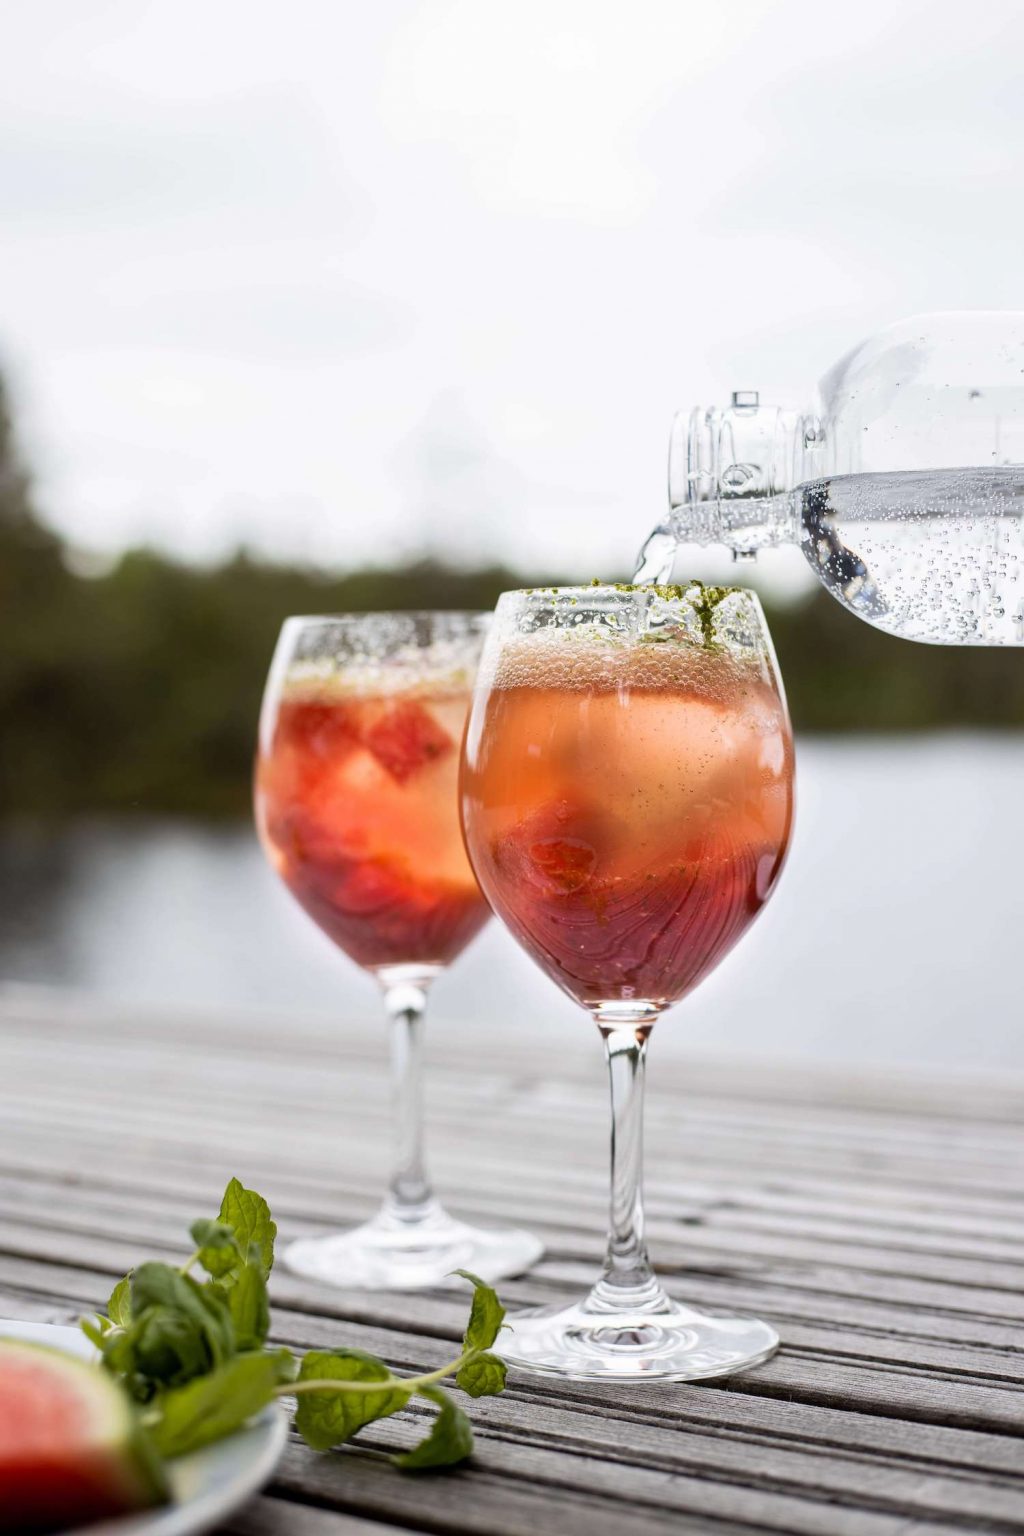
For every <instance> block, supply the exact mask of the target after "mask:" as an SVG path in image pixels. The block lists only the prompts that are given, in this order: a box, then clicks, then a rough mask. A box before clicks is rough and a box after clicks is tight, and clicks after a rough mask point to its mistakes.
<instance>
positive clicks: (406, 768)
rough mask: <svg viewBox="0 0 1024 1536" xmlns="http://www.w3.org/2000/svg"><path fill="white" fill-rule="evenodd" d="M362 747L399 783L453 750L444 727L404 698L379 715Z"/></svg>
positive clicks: (452, 743)
mask: <svg viewBox="0 0 1024 1536" xmlns="http://www.w3.org/2000/svg"><path fill="white" fill-rule="evenodd" d="M363 744H364V746H367V747H369V749H370V751H371V752H372V753H373V755H374V757H375V758H376V759H377V761H378V763H380V765H381V767H382V768H384V769H386V770H387V772H388V773H390V775H391V777H392V778H393V779H394V780H396V782H397V783H399V784H404V783H405V781H406V779H411V778H412V776H413V774H414V773H418V772H419V770H420V769H421V768H425V767H426V766H427V764H428V763H433V762H436V761H437V759H438V758H439V757H445V756H446V755H447V754H448V753H449V752H452V751H453V750H454V748H455V743H454V741H453V740H452V738H451V737H450V736H449V734H448V732H447V731H446V730H445V728H444V726H443V725H440V724H439V723H438V721H437V720H435V719H434V716H433V715H432V714H431V713H430V711H429V710H427V709H424V707H423V705H422V704H418V703H417V702H416V700H415V699H405V700H403V702H402V703H401V704H397V705H396V706H395V708H394V709H389V710H388V712H387V714H386V715H382V716H381V718H380V719H379V720H378V721H377V722H376V724H375V725H372V726H371V727H370V729H369V730H368V731H367V732H366V734H365V736H364V737H363Z"/></svg>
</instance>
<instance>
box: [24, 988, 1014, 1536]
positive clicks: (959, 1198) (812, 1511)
mask: <svg viewBox="0 0 1024 1536" xmlns="http://www.w3.org/2000/svg"><path fill="white" fill-rule="evenodd" d="M470 1038H471V1043H472V1044H473V1047H474V1048H473V1049H472V1050H467V1049H466V1043H467V1040H470ZM431 1056H432V1062H431V1078H430V1081H431V1089H432V1094H431V1097H432V1106H431V1137H432V1144H433V1151H434V1162H435V1166H436V1169H437V1172H438V1178H439V1182H440V1183H441V1184H442V1185H444V1186H446V1187H448V1188H450V1189H451V1190H452V1191H453V1192H454V1194H455V1196H456V1201H455V1203H457V1204H458V1207H459V1209H460V1210H464V1211H466V1212H467V1214H470V1215H473V1214H474V1213H475V1214H476V1215H477V1218H478V1219H494V1220H497V1219H509V1220H512V1219H516V1220H520V1221H522V1220H530V1219H531V1217H532V1219H533V1222H534V1224H535V1225H536V1226H537V1228H538V1230H540V1231H541V1232H542V1233H543V1235H544V1236H545V1238H546V1240H547V1241H548V1243H549V1254H548V1256H547V1257H546V1259H545V1260H544V1261H542V1262H541V1263H540V1264H539V1265H538V1266H537V1267H536V1268H535V1270H534V1271H533V1272H532V1273H531V1274H530V1275H529V1276H527V1277H523V1278H521V1279H518V1280H513V1281H509V1282H507V1283H506V1284H503V1285H502V1287H501V1290H502V1295H503V1297H504V1298H505V1299H506V1301H507V1302H508V1304H509V1305H511V1306H513V1307H514V1306H516V1305H524V1304H530V1303H533V1302H536V1301H544V1300H549V1299H556V1298H562V1297H567V1296H570V1295H572V1294H574V1293H578V1292H579V1291H580V1290H581V1289H582V1288H583V1287H584V1286H585V1285H586V1284H588V1283H589V1282H590V1281H591V1280H592V1278H593V1276H594V1273H595V1271H596V1267H597V1263H598V1260H599V1255H600V1248H601V1241H602V1235H603V1228H604V1221H605V1205H606V1187H605V1185H606V1179H607V1171H606V1135H607V1127H606V1108H605V1102H604V1085H603V1082H602V1073H601V1064H600V1061H599V1059H598V1053H597V1051H596V1044H595V1042H594V1041H593V1040H592V1039H591V1038H590V1037H589V1036H588V1035H587V1034H586V1031H581V1032H580V1036H579V1038H578V1039H577V1037H575V1036H573V1037H572V1040H571V1041H570V1040H569V1039H568V1038H567V1040H566V1044H565V1049H564V1051H560V1054H559V1055H558V1057H557V1058H555V1059H550V1058H546V1059H545V1063H544V1073H543V1075H542V1074H541V1073H539V1072H538V1070H537V1063H536V1060H534V1059H531V1058H529V1057H528V1056H525V1055H524V1054H523V1051H522V1049H521V1047H519V1046H518V1045H517V1042H516V1041H515V1040H514V1039H511V1040H510V1039H508V1038H502V1039H499V1040H495V1041H493V1042H491V1041H488V1042H487V1049H486V1051H484V1052H482V1051H481V1050H480V1048H479V1036H474V1037H468V1036H466V1037H463V1039H462V1040H461V1041H460V1039H459V1038H458V1036H457V1032H455V1033H445V1032H444V1031H440V1030H439V1031H438V1032H437V1035H436V1039H435V1037H433V1036H432V1040H431ZM111 1059H116V1061H117V1073H116V1074H112V1073H111V1072H110V1071H109V1061H110V1060H111ZM655 1061H656V1063H657V1065H656V1069H655V1073H654V1091H653V1092H652V1094H651V1103H650V1114H649V1125H648V1145H649V1151H650V1158H651V1162H650V1176H649V1179H648V1211H649V1228H650V1237H651V1242H652V1247H653V1248H654V1250H655V1253H656V1255H657V1256H658V1258H659V1260H660V1261H661V1263H662V1267H663V1272H664V1274H665V1276H666V1282H667V1284H668V1287H669V1289H670V1290H672V1291H673V1292H674V1293H676V1294H680V1295H682V1296H684V1297H688V1298H692V1299H696V1300H697V1301H698V1302H702V1303H704V1304H706V1305H708V1306H709V1307H711V1308H713V1309H714V1308H718V1309H721V1310H729V1309H731V1308H736V1309H738V1310H744V1311H756V1312H760V1313H761V1314H762V1315H764V1316H766V1317H769V1318H772V1319H776V1320H777V1321H778V1324H779V1326H780V1328H781V1331H782V1333H783V1338H784V1348H783V1351H782V1352H781V1354H780V1355H779V1356H777V1357H776V1358H775V1359H774V1360H772V1361H770V1362H768V1363H767V1364H766V1365H765V1366H763V1367H762V1368H760V1369H759V1370H757V1371H755V1372H751V1373H749V1374H747V1375H743V1376H739V1377H735V1378H733V1379H731V1380H729V1381H725V1382H718V1383H708V1384H705V1385H701V1386H685V1385H682V1386H666V1385H664V1384H649V1385H642V1384H641V1385H630V1386H621V1385H620V1386H614V1385H609V1386H601V1385H599V1384H595V1383H587V1384H580V1383H570V1382H560V1381H558V1380H545V1379H540V1378H531V1377H529V1376H528V1375H525V1374H522V1373H519V1372H513V1373H512V1374H511V1375H510V1384H509V1389H508V1390H507V1391H506V1393H505V1394H503V1396H501V1397H500V1398H495V1399H489V1400H484V1401H480V1402H478V1403H476V1404H474V1405H473V1408H472V1416H473V1419H474V1424H475V1426H476V1434H477V1447H478V1449H477V1453H476V1456H475V1458H474V1461H473V1462H472V1463H471V1464H470V1465H469V1466H468V1467H467V1468H465V1469H463V1470H462V1471H461V1472H459V1473H456V1474H455V1475H453V1476H451V1477H445V1478H418V1479H417V1478H413V1477H410V1476H402V1475H401V1474H399V1473H397V1472H396V1471H395V1470H394V1468H392V1467H391V1466H390V1465H388V1463H387V1460H386V1456H387V1453H388V1452H389V1451H392V1450H394V1449H395V1448H398V1447H401V1446H404V1445H407V1444H409V1443H410V1441H411V1439H412V1438H413V1437H414V1436H416V1435H418V1434H419V1433H421V1432H422V1427H423V1421H422V1416H421V1414H420V1412H419V1410H414V1411H412V1412H407V1413H406V1414H403V1415H401V1416H398V1417H396V1418H395V1419H391V1420H387V1421H384V1422H382V1423H380V1424H378V1425H375V1426H372V1427H371V1428H370V1430H368V1431H367V1432H365V1433H364V1435H363V1436H362V1437H361V1438H360V1443H359V1444H357V1445H356V1446H354V1447H348V1448H345V1450H344V1451H343V1452H341V1453H338V1454H336V1455H331V1456H327V1457H318V1456H314V1455H313V1453H311V1452H309V1451H308V1449H307V1448H306V1447H304V1446H302V1445H300V1444H298V1443H292V1444H290V1446H289V1448H288V1452H287V1456H286V1459H285V1463H284V1465H283V1468H282V1471H281V1474H280V1476H279V1478H278V1480H277V1482H276V1483H275V1485H274V1486H273V1488H272V1489H271V1490H270V1491H269V1492H267V1493H265V1494H264V1495H263V1496H262V1497H261V1498H260V1499H258V1500H256V1501H254V1502H253V1503H252V1504H251V1505H250V1506H249V1508H248V1509H246V1510H244V1511H241V1512H239V1514H238V1515H237V1516H235V1517H234V1519H233V1520H232V1521H231V1522H230V1523H229V1524H228V1525H227V1526H226V1527H224V1529H225V1530H230V1531H231V1532H232V1533H234V1536H285V1533H288V1536H371V1533H376V1536H388V1533H399V1532H413V1531H437V1532H466V1533H477V1532H479V1533H480V1536H484V1533H486V1536H526V1533H527V1532H529V1536H536V1532H537V1531H538V1530H542V1531H545V1532H547V1531H552V1532H558V1533H560V1536H561V1533H563V1532H565V1533H568V1536H576V1533H579V1536H583V1533H584V1532H585V1533H586V1536H604V1533H606V1532H607V1533H609V1536H610V1533H611V1532H613V1531H614V1532H615V1533H616V1536H619V1533H620V1532H622V1531H628V1532H630V1533H632V1532H634V1531H635V1532H637V1533H639V1536H656V1533H660V1532H668V1531H672V1532H680V1531H681V1532H689V1531H694V1532H709V1533H711V1532H716V1533H719V1536H733V1533H736V1536H739V1533H740V1532H745V1533H752V1532H755V1531H759V1532H765V1531H777V1532H793V1533H801V1536H818V1533H821V1536H826V1533H827V1536H951V1533H952V1532H953V1531H958V1532H960V1533H961V1536H962V1533H963V1532H965V1531H975V1530H977V1531H992V1532H997V1533H1003V1536H1011V1533H1021V1536H1024V1443H1022V1436H1021V1428H1022V1425H1024V1300H1022V1295H1024V1132H1022V1130H1021V1119H1022V1115H1021V1112H1022V1111H1024V1079H1009V1078H1007V1079H992V1078H991V1077H987V1078H981V1077H971V1076H970V1075H967V1076H966V1077H964V1078H961V1077H960V1076H958V1077H957V1078H956V1079H955V1080H951V1079H942V1078H940V1077H938V1076H933V1077H931V1078H923V1077H921V1076H920V1075H917V1074H904V1075H899V1074H897V1075H895V1076H892V1077H890V1076H889V1075H886V1076H885V1077H884V1078H883V1077H878V1076H875V1075H873V1074H870V1073H847V1074H835V1073H829V1072H827V1071H819V1070H814V1071H810V1072H807V1071H803V1070H799V1071H794V1070H792V1069H789V1068H782V1069H776V1068H772V1069H762V1068H760V1067H754V1066H748V1065H745V1064H739V1065H737V1064H733V1063H722V1064H716V1063H714V1062H710V1061H687V1060H683V1059H681V1058H677V1059H673V1058H672V1057H671V1053H669V1055H668V1058H667V1059H666V1060H664V1061H662V1060H661V1059H660V1058H659V1056H658V1054H657V1052H656V1053H655ZM254 1103H255V1104H258V1105H259V1115H258V1117H257V1116H255V1115H254V1114H253V1109H252V1106H253V1104H254ZM387 1117H388V1109H387V1093H386V1082H385V1068H384V1060H383V1040H382V1038H381V1030H380V1027H379V1023H377V1022H376V1021H374V1020H372V1019H370V1018H369V1017H368V1018H367V1022H366V1027H365V1029H362V1030H350V1031H348V1033H347V1034H342V1033H341V1032H337V1031H335V1030H334V1029H333V1027H332V1026H331V1025H330V1024H329V1023H327V1022H325V1021H323V1020H310V1021H301V1020H299V1021H295V1020H289V1021H288V1027H287V1028H283V1027H282V1024H281V1021H280V1020H277V1019H274V1018H271V1017H270V1016H266V1017H263V1018H256V1019H249V1018H248V1017H247V1018H245V1019H241V1018H239V1019H230V1018H225V1017H223V1016H215V1017H214V1016H209V1015H207V1014H205V1013H204V1012H202V1011H197V1012H196V1013H195V1014H193V1015H192V1016H180V1017H179V1016H178V1015H170V1014H164V1015H160V1014H159V1013H150V1012H147V1013H146V1014H139V1013H138V1012H137V1011H136V1010H131V1009H125V1008H120V1009H119V1008H110V1007H108V1006H107V1005H106V1004H100V1003H97V1002H95V1001H89V1000H81V999H62V998H55V997H53V996H51V995H41V994H32V995H25V994H19V995H17V996H11V995H10V994H7V993H4V992H2V991H0V1311H2V1312H7V1313H10V1314H12V1315H21V1316H24V1317H29V1318H36V1319H39V1320H53V1321H58V1320H59V1321H66V1320H68V1319H70V1318H73V1317H74V1316H75V1315H77V1313H78V1312H79V1311H80V1310H85V1309H88V1308H89V1307H92V1306H95V1305H98V1304H101V1303H102V1301H103V1299H104V1298H105V1296H106V1294H107V1292H108V1291H109V1289H110V1284H111V1281H112V1279H114V1278H115V1277H117V1276H118V1275H119V1274H120V1273H121V1272H122V1271H123V1269H124V1268H126V1267H128V1265H129V1264H131V1263H134V1262H137V1261H139V1260H140V1259H141V1258H143V1257H145V1256H146V1255H147V1254H152V1255H154V1256H170V1255H173V1254H177V1253H180V1252H183V1244H184V1240H185V1228H186V1227H187V1224H188V1222H189V1221H191V1220H192V1219H193V1218H194V1217H195V1216H196V1215H198V1214H200V1213H201V1212H202V1211H203V1210H204V1209H208V1210H210V1211H211V1212H212V1210H213V1209H214V1208H215V1202H216V1200H217V1199H218V1198H219V1193H220V1187H221V1186H222V1184H223V1182H224V1179H225V1178H226V1176H227V1174H228V1173H230V1172H234V1171H239V1172H240V1173H241V1174H242V1175H243V1176H244V1177H246V1178H247V1179H248V1180H250V1181H251V1182H255V1183H257V1184H258V1185H259V1186H260V1187H262V1188H265V1190H266V1192H267V1193H268V1195H269V1196H270V1198H271V1200H272V1203H273V1205H274V1208H275V1215H276V1216H277V1218H278V1220H279V1224H280V1228H281V1236H282V1240H287V1239H288V1237H290V1236H291V1235H293V1234H296V1233H298V1232H300V1231H303V1230H307V1231H308V1230H327V1229H329V1228H330V1226H331V1225H332V1224H333V1223H339V1224H340V1223H343V1222H346V1221H350V1220H354V1219H359V1218H360V1217H362V1216H364V1215H365V1214H367V1213H368V1211H369V1210H371V1209H372V1208H373V1206H374V1204H375V1202H376V1199H377V1196H378V1192H379V1185H380V1179H381V1172H380V1168H381V1159H382V1155H383V1152H384V1149H385V1147H386V1145H387V1139H388V1138H387V1133H388V1126H387ZM553 1170H557V1177H553V1172H552V1171H553ZM272 1295H273V1303H274V1318H275V1337H276V1338H277V1339H278V1340H279V1341H280V1342H282V1343H287V1344H289V1345H290V1346H291V1347H293V1348H297V1349H302V1348H308V1347H317V1346H319V1347H323V1346H330V1345H332V1344H334V1345H336V1344H338V1343H341V1342H345V1343H348V1344H352V1345H356V1346H358V1347H361V1348H365V1349H369V1350H371V1351H372V1352H374V1353H377V1354H381V1355H382V1356H384V1357H385V1358H387V1359H388V1360H389V1361H391V1362H392V1364H393V1365H394V1367H395V1368H396V1369H399V1370H406V1371H413V1370H419V1369H423V1368H425V1367H426V1368H429V1367H432V1366H436V1365H438V1364H440V1363H441V1362H442V1361H443V1360H444V1359H446V1358H448V1357H449V1355H450V1353H451V1341H452V1340H453V1339H456V1338H457V1337H458V1336H459V1334H460V1332H461V1327H462V1323H463V1320H464V1313H465V1301H464V1299H463V1298H462V1297H461V1296H459V1295H458V1294H456V1293H454V1292H451V1291H443V1290H439V1291H435V1292H431V1293H425V1294H423V1295H417V1296H410V1297H401V1298H396V1297H393V1296H387V1295H386V1294H376V1295H369V1294H362V1295H360V1294H357V1293H344V1292H333V1291H330V1290H328V1289H326V1288H324V1287H320V1286H317V1285H315V1284H313V1283H311V1282H308V1281H304V1280H302V1279H301V1278H299V1277H296V1276H291V1275H289V1274H288V1273H287V1272H286V1271H284V1270H282V1269H280V1268H279V1269H278V1270H276V1271H275V1274H274V1276H273V1277H272Z"/></svg>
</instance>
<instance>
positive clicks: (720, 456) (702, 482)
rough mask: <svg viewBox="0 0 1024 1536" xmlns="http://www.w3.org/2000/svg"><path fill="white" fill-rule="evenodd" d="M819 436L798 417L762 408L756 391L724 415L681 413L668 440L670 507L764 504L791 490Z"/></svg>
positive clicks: (736, 398)
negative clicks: (811, 445) (805, 457)
mask: <svg viewBox="0 0 1024 1536" xmlns="http://www.w3.org/2000/svg"><path fill="white" fill-rule="evenodd" d="M816 430H817V429H816V423H812V422H810V421H809V420H805V418H804V417H802V416H801V414H800V413H799V412H798V411H787V410H782V409H781V408H780V407H779V406H776V405H762V404H761V403H760V396H759V395H758V393H757V391H756V390H736V391H735V392H734V393H733V396H732V401H731V403H730V404H729V405H728V406H726V407H725V408H724V409H723V408H721V407H719V406H703V405H698V406H695V407H694V409H693V410H692V411H680V412H679V413H678V414H677V415H676V417H675V419H674V420H673V422H672V431H671V434H670V436H669V452H668V500H669V506H670V507H671V508H672V510H673V511H675V510H676V509H677V508H680V507H687V508H699V507H702V506H712V507H715V506H721V505H722V504H723V503H728V502H736V501H765V500H770V499H771V498H772V497H773V496H779V495H782V494H784V493H785V492H786V491H789V490H792V488H793V486H794V485H796V484H797V483H798V480H799V470H800V467H801V464H802V456H803V454H804V452H805V450H806V449H807V447H808V446H809V445H810V443H811V442H812V441H817V437H816Z"/></svg>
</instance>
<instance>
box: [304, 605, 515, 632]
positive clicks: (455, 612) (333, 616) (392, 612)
mask: <svg viewBox="0 0 1024 1536" xmlns="http://www.w3.org/2000/svg"><path fill="white" fill-rule="evenodd" d="M493 612H494V610H493V608H367V609H365V610H351V609H350V610H347V611H345V612H342V613H289V614H287V615H286V616H285V618H284V619H282V621H281V627H282V629H283V628H284V626H285V625H286V624H308V625H310V626H312V625H314V624H361V623H366V622H368V621H369V620H372V619H411V620H415V619H446V620H448V619H489V618H490V617H491V615H492V614H493Z"/></svg>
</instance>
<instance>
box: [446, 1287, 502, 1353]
mask: <svg viewBox="0 0 1024 1536" xmlns="http://www.w3.org/2000/svg"><path fill="white" fill-rule="evenodd" d="M455 1273H456V1274H457V1275H461V1276H462V1278H463V1279H464V1280H468V1281H470V1283H471V1284H472V1285H473V1287H474V1290H473V1305H472V1307H471V1308H470V1313H469V1322H468V1323H467V1324H466V1332H465V1334H464V1336H463V1340H462V1348H463V1351H468V1350H471V1349H490V1347H491V1345H492V1344H493V1343H494V1341H495V1339H496V1338H497V1337H498V1334H499V1332H500V1330H501V1325H502V1323H503V1322H504V1319H505V1308H504V1307H503V1306H502V1304H501V1302H500V1301H499V1300H498V1293H497V1291H495V1290H492V1288H491V1287H490V1286H489V1285H485V1284H484V1282H483V1281H482V1280H481V1279H480V1278H479V1276H478V1275H473V1274H470V1272H469V1270H468V1269H457V1270H456V1271H455Z"/></svg>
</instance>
